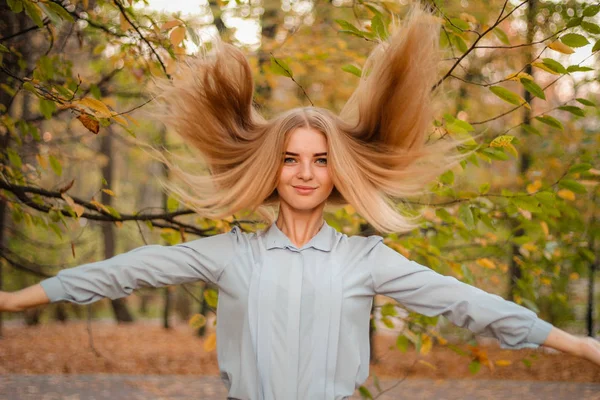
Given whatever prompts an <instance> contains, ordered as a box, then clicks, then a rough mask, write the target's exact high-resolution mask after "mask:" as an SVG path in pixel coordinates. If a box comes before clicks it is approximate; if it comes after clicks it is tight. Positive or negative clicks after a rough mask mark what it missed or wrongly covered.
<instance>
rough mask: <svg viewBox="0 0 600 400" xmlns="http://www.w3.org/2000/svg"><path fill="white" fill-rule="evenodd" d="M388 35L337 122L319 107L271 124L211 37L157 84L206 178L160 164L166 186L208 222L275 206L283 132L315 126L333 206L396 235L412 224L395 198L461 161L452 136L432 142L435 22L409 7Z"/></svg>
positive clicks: (232, 55)
mask: <svg viewBox="0 0 600 400" xmlns="http://www.w3.org/2000/svg"><path fill="white" fill-rule="evenodd" d="M394 28H395V29H394V31H393V33H392V34H391V35H390V36H389V38H388V39H386V40H385V41H383V42H381V43H379V44H378V45H377V46H376V47H375V48H374V49H373V50H372V52H371V53H370V55H369V57H368V58H367V61H366V64H365V67H364V68H363V71H364V72H363V76H362V77H361V80H360V83H359V85H358V87H357V88H356V90H355V91H354V93H353V94H352V96H351V97H350V99H349V100H348V102H347V103H346V105H345V106H344V108H343V109H342V110H341V112H340V114H339V116H338V115H336V114H334V113H333V112H331V111H329V110H326V109H323V108H319V107H303V108H295V109H292V110H289V111H287V112H285V113H282V114H280V115H278V116H276V117H274V118H272V119H270V120H266V119H265V118H264V117H262V116H261V115H260V113H259V112H258V110H257V109H256V108H255V106H254V105H253V102H252V99H253V94H254V83H253V79H252V74H251V70H250V66H249V64H248V61H247V60H246V57H245V56H244V54H243V53H242V52H241V51H240V50H238V49H237V48H236V47H234V46H232V45H229V44H225V43H222V42H219V41H217V42H216V43H215V44H214V46H213V51H212V52H211V53H208V54H204V55H203V56H202V57H197V58H194V59H193V60H192V61H188V62H186V63H185V64H182V65H181V66H180V69H179V70H178V73H177V75H176V77H175V78H174V79H173V80H172V81H166V80H164V81H162V82H158V85H157V86H156V91H155V92H156V93H157V97H158V99H159V100H160V103H159V104H160V108H159V109H158V110H157V111H155V112H157V113H158V114H157V118H158V119H160V120H161V121H162V122H164V123H165V124H166V125H168V126H170V127H172V128H173V129H174V130H175V131H176V132H177V133H178V134H179V135H180V136H181V137H182V138H183V139H184V141H185V142H186V143H188V144H189V145H191V146H193V147H194V148H195V149H197V150H198V151H199V152H200V153H201V155H202V157H203V159H204V161H205V165H206V169H207V172H206V173H200V174H199V173H190V172H187V171H184V170H183V169H182V168H180V167H179V166H178V165H176V164H175V163H173V162H171V161H169V160H168V159H167V158H166V157H162V158H161V160H162V161H163V162H164V163H165V164H166V165H167V166H168V167H169V169H170V170H171V172H172V173H173V174H174V175H175V177H177V178H179V179H180V180H181V182H182V183H183V185H175V184H172V183H166V188H167V189H168V190H169V191H171V192H174V193H175V194H176V195H178V196H179V197H180V198H181V200H182V201H184V202H185V203H186V204H187V205H188V206H189V207H191V208H192V209H194V210H195V211H197V212H198V213H199V214H200V215H202V216H205V217H208V218H224V217H227V216H230V215H232V214H234V213H237V212H239V211H241V210H253V211H258V212H259V213H260V214H261V215H262V216H263V217H264V218H266V219H267V222H272V214H270V213H269V212H267V211H266V210H267V207H269V206H271V205H274V204H277V202H278V194H277V191H276V190H275V188H276V186H277V179H278V176H279V172H280V168H281V167H282V161H283V154H284V151H285V146H286V145H287V138H288V137H289V135H288V133H289V132H290V131H292V130H293V129H295V128H298V127H306V128H313V129H316V130H318V131H320V132H322V133H323V134H324V135H325V136H326V137H327V146H328V165H329V168H330V173H331V176H332V180H333V183H334V185H335V188H334V190H333V192H332V194H331V196H330V198H329V199H328V202H329V203H330V204H351V205H352V206H353V207H354V208H355V209H356V210H357V212H358V213H359V214H360V215H361V216H362V217H363V218H365V219H366V220H367V221H368V222H369V223H370V224H371V225H372V226H373V227H375V228H376V229H377V230H379V231H380V232H401V231H406V230H409V229H412V228H414V227H415V225H416V223H417V221H416V219H415V218H410V217H407V216H406V215H405V213H403V212H402V208H399V207H398V206H397V203H398V201H402V200H403V199H405V198H407V197H410V196H414V195H417V194H421V193H423V190H424V188H425V187H426V185H427V184H428V183H429V182H430V181H431V180H432V179H434V178H435V177H436V176H438V175H439V174H440V173H441V172H443V171H444V170H446V169H447V168H448V167H449V166H451V165H453V164H455V163H456V162H457V160H458V159H457V157H456V154H455V153H454V152H453V151H452V150H453V149H454V148H455V145H456V143H453V142H452V141H450V140H446V141H437V142H435V143H433V144H432V143H428V141H427V135H428V128H430V124H431V122H432V118H433V105H432V104H433V103H432V98H433V94H432V92H431V89H432V87H433V85H434V83H435V80H436V77H437V67H438V61H439V48H438V40H439V22H437V19H436V18H434V17H433V16H432V15H431V14H430V13H429V12H427V11H425V10H424V9H423V8H422V6H420V5H417V6H413V7H411V8H410V10H409V13H408V16H407V18H406V19H405V22H404V23H402V24H396V25H395V26H394Z"/></svg>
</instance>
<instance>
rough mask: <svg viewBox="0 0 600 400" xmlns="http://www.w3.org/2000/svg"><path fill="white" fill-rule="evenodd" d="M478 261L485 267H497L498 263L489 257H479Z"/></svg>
mask: <svg viewBox="0 0 600 400" xmlns="http://www.w3.org/2000/svg"><path fill="white" fill-rule="evenodd" d="M476 263H477V264H478V265H480V266H482V267H484V268H488V269H496V264H494V262H493V261H492V260H490V259H489V258H479V259H477V261H476Z"/></svg>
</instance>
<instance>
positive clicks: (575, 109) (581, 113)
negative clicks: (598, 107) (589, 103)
mask: <svg viewBox="0 0 600 400" xmlns="http://www.w3.org/2000/svg"><path fill="white" fill-rule="evenodd" d="M558 109H559V110H563V111H567V112H570V113H571V114H573V115H577V116H578V117H585V112H584V111H583V109H581V108H579V107H575V106H560V107H558Z"/></svg>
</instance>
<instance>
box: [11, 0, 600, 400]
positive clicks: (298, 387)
mask: <svg viewBox="0 0 600 400" xmlns="http://www.w3.org/2000/svg"><path fill="white" fill-rule="evenodd" d="M437 24H438V23H437V22H436V20H435V19H433V18H431V16H429V15H428V14H427V13H426V12H424V11H423V10H422V9H421V8H419V7H414V8H412V9H411V12H410V14H409V16H408V17H407V19H406V22H405V23H404V24H403V26H402V27H401V28H399V29H397V30H396V32H395V33H394V34H393V35H391V36H390V38H389V39H388V40H387V43H382V44H381V45H380V46H378V47H377V48H376V49H375V50H374V51H373V52H372V54H371V55H370V57H369V59H368V61H367V66H366V68H365V70H369V71H370V73H369V74H368V76H365V77H363V79H362V80H361V82H360V85H359V86H358V88H357V89H356V92H355V93H354V94H353V96H352V97H351V99H350V100H349V101H348V103H347V105H346V106H345V108H344V109H343V110H342V112H341V114H340V115H339V116H337V115H335V114H334V113H332V112H330V111H327V110H324V109H320V108H316V107H308V108H299V109H294V110H291V111H289V112H287V113H284V114H282V115H279V116H277V117H275V118H273V119H271V120H265V119H264V118H262V117H261V116H260V115H259V113H258V112H257V110H255V108H254V107H253V105H252V96H253V90H254V88H253V83H252V76H251V74H250V68H249V66H248V63H247V61H246V59H245V57H244V56H243V54H242V53H241V52H240V51H238V50H236V49H235V48H234V47H232V46H229V45H224V44H220V45H219V46H218V48H217V51H216V52H215V53H214V54H213V55H211V56H206V57H203V58H202V59H200V60H198V61H196V62H194V63H192V64H188V66H187V67H186V68H185V69H183V70H182V71H181V73H180V75H179V78H178V79H176V80H175V81H174V82H173V83H169V84H167V85H163V86H165V87H163V92H162V93H163V98H164V99H166V104H165V105H164V111H165V113H164V115H163V118H164V120H165V121H166V122H167V123H168V124H169V125H171V126H172V127H173V128H174V129H175V130H176V131H177V132H178V133H179V134H180V135H181V136H182V137H183V138H184V139H185V140H186V141H187V143H189V144H190V145H192V146H194V147H195V148H197V149H198V150H200V151H201V152H202V154H203V156H204V161H205V163H206V166H207V168H208V170H209V173H207V174H201V175H198V174H196V175H193V174H189V173H185V172H184V171H182V170H180V169H179V168H178V167H177V166H175V165H172V164H170V163H169V162H168V161H167V160H164V161H165V162H166V163H167V164H169V166H170V167H171V168H172V170H173V172H174V173H175V174H176V175H177V176H179V177H180V178H181V179H182V180H183V181H184V182H185V186H184V187H185V190H183V189H182V188H180V187H179V188H178V187H173V188H171V190H173V191H175V192H176V193H178V195H179V196H180V197H181V198H183V199H184V200H185V201H186V202H187V204H189V205H190V206H191V207H194V208H195V209H197V210H198V212H199V213H200V214H201V215H204V216H209V217H224V216H228V215H231V214H233V213H235V212H237V211H239V210H258V211H261V212H263V214H264V215H265V217H267V218H268V214H267V213H266V212H264V210H265V207H266V206H268V205H273V204H277V205H278V206H279V213H278V216H277V219H276V221H274V222H273V223H272V224H271V225H270V226H269V227H268V229H266V230H264V231H259V232H257V233H245V232H242V231H241V230H240V229H239V228H238V227H234V228H233V229H232V230H231V231H230V232H228V233H224V234H220V235H216V236H212V237H208V238H202V239H198V240H194V241H191V242H187V243H183V244H179V245H176V246H171V247H164V246H158V245H150V246H144V247H140V248H137V249H135V250H133V251H130V252H128V253H125V254H121V255H118V256H116V257H113V258H111V259H108V260H105V261H101V262H96V263H91V264H86V265H82V266H79V267H77V268H72V269H67V270H63V271H61V272H60V273H59V274H58V275H57V276H56V277H53V278H50V279H47V280H44V281H42V282H41V283H40V284H38V285H34V286H32V287H29V288H26V289H23V290H21V291H18V292H14V293H5V292H0V311H1V310H5V311H20V310H24V309H26V308H28V307H33V306H36V305H40V304H46V303H49V302H57V301H70V302H74V303H78V304H89V303H91V302H94V301H97V300H99V299H101V298H104V297H108V298H111V299H116V298H119V297H123V296H127V295H129V294H131V293H132V291H133V290H135V289H137V288H139V287H141V286H153V287H160V286H165V285H173V284H181V283H185V282H194V281H198V280H202V281H206V282H211V283H213V284H215V285H217V286H218V287H219V306H218V321H219V323H218V324H217V352H218V361H219V368H220V370H221V377H222V379H223V382H224V383H225V385H226V386H227V389H228V397H229V398H230V399H253V400H257V399H265V400H266V399H327V400H331V399H346V398H349V397H350V396H351V395H352V394H353V393H354V391H355V388H357V387H358V386H359V385H361V384H362V383H363V382H364V381H365V380H366V378H367V377H368V374H369V319H370V311H371V305H372V301H373V296H374V295H375V294H377V293H379V294H384V295H388V296H390V297H392V298H394V299H396V300H397V301H398V302H400V303H401V304H403V305H405V306H406V307H408V308H409V309H411V310H414V311H416V312H418V313H422V314H425V315H428V316H434V315H443V316H445V317H447V318H448V319H449V320H450V321H452V322H453V323H455V324H457V325H459V326H461V327H465V328H468V329H470V330H472V331H473V332H476V333H481V334H485V335H489V336H493V337H496V338H498V339H499V341H500V343H501V345H502V347H504V348H512V349H518V348H523V347H538V346H539V345H545V346H548V347H552V348H555V349H558V350H561V351H564V352H567V353H572V354H575V355H578V356H581V357H585V358H587V359H588V360H590V361H592V362H594V363H596V364H599V365H600V344H598V342H596V341H595V340H593V339H591V338H579V337H575V336H572V335H570V334H568V333H566V332H563V331H561V330H559V329H557V328H555V327H553V326H552V325H550V324H549V323H547V322H545V321H543V320H541V319H539V318H538V317H537V316H536V314H535V313H533V312H532V311H530V310H528V309H526V308H523V307H521V306H519V305H517V304H515V303H512V302H509V301H505V300H503V299H502V298H501V297H499V296H496V295H492V294H488V293H486V292H484V291H482V290H480V289H477V288H475V287H473V286H470V285H467V284H464V283H462V282H460V281H458V280H456V279H455V278H452V277H447V276H443V275H439V274H437V273H436V272H434V271H432V270H431V269H429V268H427V267H425V266H422V265H419V264H417V263H415V262H413V261H410V260H408V259H406V258H405V257H403V256H402V255H400V254H398V253H397V252H395V251H394V250H392V249H390V248H389V247H387V246H386V245H385V244H384V243H383V240H382V237H380V236H370V237H359V236H351V237H348V236H346V235H345V234H342V233H339V232H337V231H336V230H334V229H333V228H332V227H331V226H329V225H328V224H327V223H326V222H325V221H324V219H323V210H324V207H325V205H326V204H327V203H331V204H344V203H349V204H351V205H352V206H353V207H354V208H355V209H356V210H357V211H358V212H359V213H360V214H361V215H362V216H363V217H364V218H365V219H366V220H367V221H369V222H370V223H371V224H372V225H373V226H374V227H375V228H377V229H378V230H380V231H382V232H398V231H405V230H407V229H410V228H411V227H413V226H414V225H415V221H414V220H410V219H407V218H406V217H404V216H402V215H401V214H400V213H399V212H398V210H397V208H396V206H395V205H394V201H395V200H398V199H401V198H405V197H407V196H410V195H412V194H415V193H419V192H420V191H421V190H422V188H423V187H424V185H425V184H426V183H427V182H428V181H430V180H431V179H432V178H433V177H435V176H437V175H438V174H439V173H440V171H443V170H444V168H447V167H448V165H450V164H451V163H453V162H456V159H455V158H452V156H451V155H450V154H451V152H450V148H451V146H452V144H451V143H448V142H444V141H439V142H438V143H445V144H437V145H427V144H426V131H427V128H428V126H429V123H430V122H431V113H432V111H431V98H430V96H431V95H430V88H431V87H432V84H433V83H434V81H435V72H436V59H437V56H438V54H437V51H438V50H437V47H436V46H437V38H438V32H439V26H438V25H437Z"/></svg>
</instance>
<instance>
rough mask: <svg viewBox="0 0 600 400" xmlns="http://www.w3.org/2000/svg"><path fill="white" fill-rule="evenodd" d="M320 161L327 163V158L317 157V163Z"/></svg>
mask: <svg viewBox="0 0 600 400" xmlns="http://www.w3.org/2000/svg"><path fill="white" fill-rule="evenodd" d="M319 162H320V163H321V164H323V165H327V159H326V158H317V163H319Z"/></svg>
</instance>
